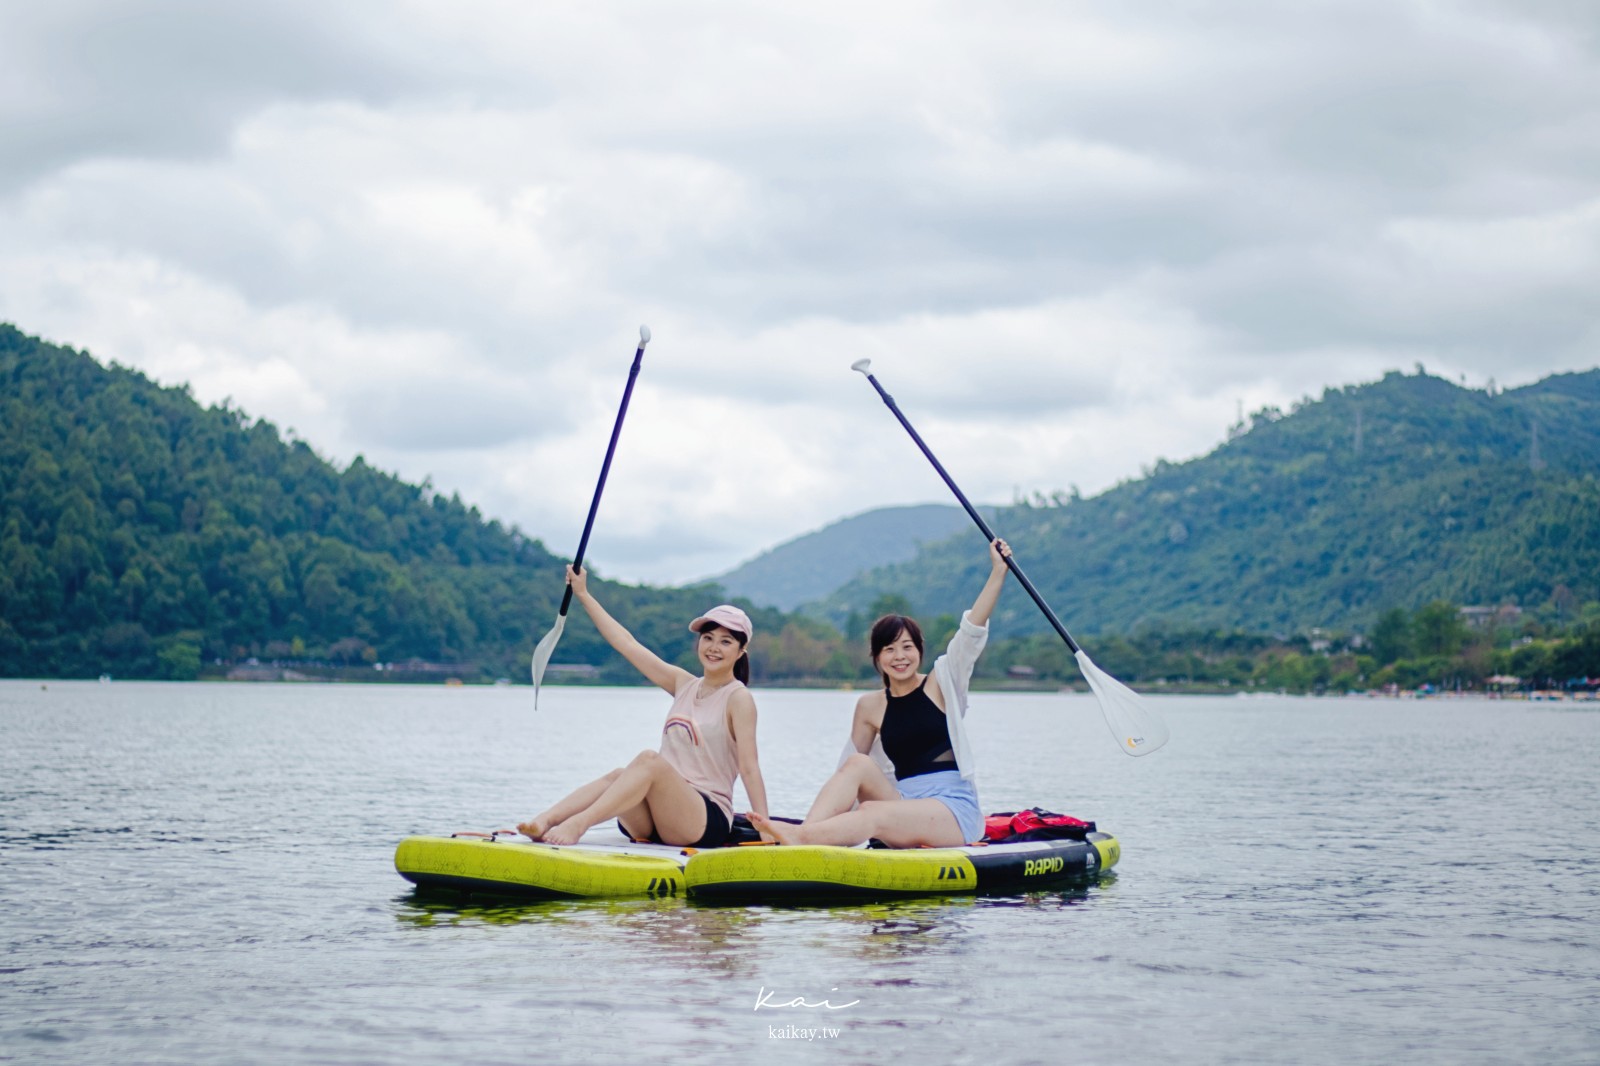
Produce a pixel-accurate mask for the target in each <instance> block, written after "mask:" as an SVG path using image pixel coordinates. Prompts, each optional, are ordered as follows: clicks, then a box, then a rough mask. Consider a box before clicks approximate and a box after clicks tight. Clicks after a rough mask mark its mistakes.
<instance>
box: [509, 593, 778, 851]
mask: <svg viewBox="0 0 1600 1066" xmlns="http://www.w3.org/2000/svg"><path fill="white" fill-rule="evenodd" d="M567 584H569V585H571V586H572V595H573V596H574V597H575V598H576V599H577V601H578V602H579V603H581V604H583V609H584V610H585V611H588V612H589V618H590V619H591V620H592V621H593V622H594V627H595V629H597V630H599V631H600V635H601V636H602V637H604V638H605V639H606V642H607V643H609V644H610V645H611V646H612V647H613V648H615V649H617V651H619V652H621V653H622V657H623V658H624V659H627V660H628V661H629V662H630V663H632V664H633V665H634V667H635V668H636V669H637V670H638V671H639V672H640V673H641V674H643V675H644V676H645V677H646V678H648V679H649V680H650V682H651V683H652V684H655V685H658V686H660V687H661V688H663V689H666V690H667V691H668V692H669V693H671V694H672V710H671V711H669V712H668V713H667V723H666V725H665V726H664V727H663V728H662V730H661V749H660V750H659V751H641V752H640V753H639V754H638V755H637V756H636V757H635V758H634V760H633V761H632V762H630V763H629V764H628V765H627V766H623V767H619V768H618V769H615V770H613V771H611V772H610V773H609V774H606V775H605V776H604V777H601V778H599V779H598V780H595V781H591V782H589V783H588V784H587V785H584V786H583V787H582V788H580V789H578V790H577V791H575V792H573V793H572V794H571V795H569V796H567V797H566V798H565V799H563V800H561V801H560V802H559V803H557V804H555V805H554V806H552V807H549V808H547V809H545V810H544V811H542V812H540V813H539V814H537V815H535V816H534V817H532V818H530V819H528V820H527V821H526V822H523V823H522V824H521V825H519V826H517V829H518V831H519V832H522V833H524V834H526V835H527V836H530V837H532V838H533V839H534V840H542V841H544V842H545V843H547V844H576V843H577V842H578V839H579V838H580V837H582V836H583V834H584V833H586V832H588V831H589V829H590V827H591V826H595V825H598V824H599V823H601V822H603V821H605V820H606V819H608V818H616V819H617V820H618V824H620V825H621V826H622V829H623V831H624V832H626V833H627V834H628V835H629V836H630V837H632V838H633V839H635V840H648V841H652V842H654V843H657V844H673V845H677V846H688V847H696V848H714V847H716V846H718V845H719V844H721V843H722V842H723V841H724V840H725V839H726V838H727V836H728V830H729V828H730V826H731V825H732V823H733V782H734V779H735V778H738V777H742V778H744V790H745V792H746V793H747V794H748V795H749V797H750V805H751V807H752V809H753V810H754V811H755V812H756V813H759V814H761V815H762V816H763V817H765V816H766V813H767V788H766V784H765V782H763V781H762V778H761V764H760V761H759V759H758V758H757V756H756V701H755V700H754V699H753V698H752V697H751V695H750V690H749V689H748V688H746V687H745V685H746V683H747V682H748V681H749V680H750V657H749V655H748V654H747V650H748V647H749V644H750V636H751V626H750V618H749V616H748V615H746V614H745V613H744V612H743V611H741V610H739V608H737V607H734V606H732V605H730V604H726V603H724V604H721V605H719V606H717V607H713V608H711V610H709V611H707V612H706V613H705V614H703V615H701V616H700V617H699V618H696V619H695V620H694V621H693V622H690V623H689V629H690V630H691V631H692V632H694V633H697V634H699V640H698V642H697V645H696V650H697V652H698V654H699V657H700V666H701V669H702V670H703V671H704V676H702V677H696V676H695V675H694V674H691V673H690V672H689V671H687V670H685V669H683V668H682V667H681V666H673V665H672V664H671V663H669V662H666V661H665V660H663V659H662V658H661V657H660V656H658V655H656V654H655V653H654V652H652V651H651V650H650V649H649V648H646V647H645V646H644V645H643V644H640V643H639V641H638V640H637V639H636V638H635V637H634V635H633V634H632V633H629V632H628V631H627V630H626V629H624V628H623V626H622V624H621V623H620V622H618V621H617V620H616V619H615V618H612V617H611V616H610V615H609V614H607V613H606V611H605V608H603V607H601V606H600V603H599V601H597V600H596V599H595V598H594V594H593V593H591V592H590V591H589V582H588V575H587V574H586V573H585V572H584V571H582V570H574V569H573V568H572V567H570V566H569V567H567Z"/></svg>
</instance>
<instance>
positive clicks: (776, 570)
mask: <svg viewBox="0 0 1600 1066" xmlns="http://www.w3.org/2000/svg"><path fill="white" fill-rule="evenodd" d="M979 510H980V511H983V512H984V513H985V514H993V512H994V510H995V509H994V508H993V507H982V508H979ZM970 522H971V519H970V518H968V517H967V513H966V512H965V511H963V510H962V509H961V508H959V507H956V506H954V505H946V504H937V503H928V504H915V505H911V506H907V507H881V508H878V509H876V510H872V511H866V512H864V513H862V514H858V515H853V516H851V517H849V518H842V519H840V520H839V521H837V522H833V523H831V524H829V525H827V526H825V527H823V528H822V529H819V530H816V531H814V532H811V533H806V534H804V535H802V536H799V537H795V538H794V539H793V540H789V541H785V542H784V543H782V544H780V545H778V546H777V547H776V548H773V549H771V550H770V551H765V552H762V553H761V554H760V555H758V556H756V557H755V558H754V559H751V560H750V561H749V562H747V563H744V564H743V565H741V566H738V567H735V568H734V569H732V570H730V571H728V572H727V573H726V574H723V575H721V576H720V577H714V578H711V579H710V580H712V581H714V582H716V583H717V584H719V585H721V586H722V587H723V588H724V589H726V590H728V592H729V593H730V594H732V595H735V596H744V597H747V598H748V599H750V600H751V601H752V602H754V603H760V604H765V605H767V606H769V607H776V608H778V609H780V610H784V611H792V610H794V609H796V608H797V607H800V606H801V605H802V604H806V603H811V602H812V601H815V600H820V599H823V598H824V597H826V596H828V595H830V594H832V593H833V592H834V591H836V590H837V589H839V588H840V587H841V586H843V585H844V584H846V583H847V582H849V581H850V580H851V579H852V578H855V577H858V576H860V575H861V574H862V573H864V572H865V571H867V570H872V569H874V568H876V567H880V566H888V565H890V564H891V563H898V562H904V561H906V560H908V559H910V558H912V557H913V556H914V555H916V553H917V549H918V548H919V547H921V546H922V545H924V544H931V543H933V542H935V541H940V540H945V539H946V538H948V537H951V536H953V535H955V534H956V533H957V532H959V531H960V530H962V529H964V528H965V527H966V526H967V525H968V524H969V523H970Z"/></svg>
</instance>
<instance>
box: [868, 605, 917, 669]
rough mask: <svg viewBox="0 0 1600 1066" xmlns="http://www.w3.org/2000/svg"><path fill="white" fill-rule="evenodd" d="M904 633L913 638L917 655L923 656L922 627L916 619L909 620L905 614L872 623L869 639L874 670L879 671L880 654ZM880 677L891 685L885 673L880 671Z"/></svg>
mask: <svg viewBox="0 0 1600 1066" xmlns="http://www.w3.org/2000/svg"><path fill="white" fill-rule="evenodd" d="M902 633H904V634H905V635H906V636H908V637H910V638H911V643H913V644H915V645H916V646H917V655H918V656H919V657H920V656H921V655H922V627H921V626H919V625H917V620H916V619H915V618H907V617H906V616H905V615H903V614H886V615H884V616H883V617H882V618H880V619H878V620H877V621H876V622H874V623H872V635H871V637H870V638H869V641H870V644H871V647H872V668H873V669H874V670H877V669H878V653H879V652H881V651H883V649H884V648H887V647H888V646H889V645H891V644H893V643H894V642H895V641H897V640H899V639H900V635H901V634H902ZM878 676H879V677H882V678H883V683H884V684H885V685H887V684H888V683H889V677H888V675H887V674H885V673H883V671H881V670H879V671H878Z"/></svg>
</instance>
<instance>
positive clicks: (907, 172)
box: [0, 0, 1600, 583]
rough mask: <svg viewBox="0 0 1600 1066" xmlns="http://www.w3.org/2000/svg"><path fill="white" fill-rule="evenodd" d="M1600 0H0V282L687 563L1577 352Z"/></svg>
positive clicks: (1596, 199) (81, 334) (78, 327)
mask: <svg viewBox="0 0 1600 1066" xmlns="http://www.w3.org/2000/svg"><path fill="white" fill-rule="evenodd" d="M1597 50H1600V6H1597V5H1595V4H1594V3H1592V2H1591V0H1504V2H1499V0H1333V2H1322V0H1307V2H1302V3H1293V4H1278V3H1262V2H1259V0H1250V2H1229V0H1216V2H1211V3H1196V2H1193V0H1149V2H1144V3H1139V4H1128V3H1123V2H1098V0H1085V2H1065V0H1056V2H1035V3H1006V2H1001V3H989V4H945V3H900V2H884V0H880V2H877V3H872V4H862V3H859V2H854V3H834V2H829V0H822V2H818V0H808V2H805V3H787V2H784V3H769V4H733V3H696V2H679V3H656V4H647V3H628V4H621V3H593V4H562V5H553V4H526V3H510V2H466V3H463V2H460V0H456V2H443V0H439V2H399V3H397V2H392V0H384V2H381V3H380V2H370V3H368V2H360V0H345V2H338V3H327V2H319V3H301V2H295V0H288V2H285V0H279V2H276V3H274V4H270V5H268V4H259V5H251V6H250V7H249V8H248V9H247V8H246V7H245V6H244V5H236V4H218V3H214V2H211V0H168V2H162V0H144V2H139V3H132V2H124V3H114V2H106V3H95V2H77V0H52V2H51V3H48V4H43V3H40V4H7V5H5V8H4V11H3V13H0V319H4V320H7V321H10V322H13V323H14V324H16V325H17V326H19V327H20V328H22V329H23V330H25V331H27V332H29V333H34V334H39V335H42V336H44V337H46V338H47V339H50V340H53V341H57V342H60V343H66V344H71V345H73V346H76V347H82V348H87V349H89V350H90V351H92V352H93V353H94V354H95V355H97V356H98V357H100V358H101V359H102V360H105V361H110V360H115V361H117V362H120V363H122V364H124V365H129V366H134V367H138V368H140V369H142V370H144V371H145V372H147V373H149V374H150V375H152V376H153V377H155V378H156V379H158V380H159V381H161V382H163V383H167V384H177V383H181V382H188V383H190V384H191V385H192V386H193V389H194V393H195V395H196V396H197V397H198V398H199V399H201V400H202V401H204V402H207V403H215V402H221V401H222V400H224V399H231V401H232V402H233V403H234V404H235V405H236V406H239V407H242V408H243V409H244V410H245V411H246V412H248V413H249V414H251V415H253V416H256V417H261V418H265V419H268V420H269V421H272V422H274V423H276V424H277V425H278V426H279V427H280V428H281V429H288V428H292V429H293V431H294V432H295V434H296V435H297V436H299V437H300V438H301V439H303V440H306V441H307V442H309V443H311V444H312V445H313V446H315V447H316V448H317V450H318V451H319V452H321V453H322V454H323V455H325V456H327V457H328V458H329V459H331V460H333V461H335V462H338V463H340V464H341V465H342V464H344V463H347V462H349V461H350V460H351V459H352V458H353V457H355V456H356V455H358V454H360V455H364V456H365V457H366V459H367V461H368V462H370V463H372V464H374V465H376V466H379V467H381V468H383V469H386V470H390V471H393V472H395V473H397V474H399V475H400V476H402V477H404V478H406V479H407V480H411V481H420V480H422V479H423V478H425V477H426V478H431V479H432V483H433V485H434V486H435V488H436V489H439V490H441V491H445V492H453V491H458V492H460V494H461V495H462V497H463V498H465V499H467V500H468V501H470V502H473V503H476V504H477V505H478V506H479V507H480V508H481V509H482V510H483V512H484V513H485V514H487V515H489V516H492V517H497V518H500V519H501V520H503V521H505V522H507V523H515V524H517V525H518V526H520V527H521V528H522V529H523V530H525V531H526V532H528V533H529V534H531V535H534V536H537V537H539V538H541V539H543V540H544V541H545V542H546V543H547V544H548V545H549V546H550V547H551V548H552V549H554V550H556V551H558V552H561V553H564V554H570V553H571V552H572V551H573V549H574V548H575V547H576V546H577V538H578V533H579V530H580V529H581V526H582V520H583V516H584V513H585V511H586V509H587V506H588V502H589V497H590V494H591V493H592V491H593V487H594V478H595V475H596V474H597V473H598V469H599V465H600V458H601V456H602V454H603V451H604V446H605V441H606V438H607V435H608V434H609V432H610V428H611V422H612V418H613V417H614V414H615V410H616V404H617V402H618V400H619V399H620V397H621V392H622V386H623V384H624V382H625V380H626V376H627V368H628V364H629V362H630V361H631V358H632V355H633V349H634V346H635V342H636V340H637V336H638V334H637V329H638V326H639V324H640V323H648V324H649V325H650V327H651V329H652V331H653V332H654V334H655V340H654V342H653V343H652V344H651V345H650V347H649V349H648V351H647V353H646V357H645V365H644V371H643V374H642V375H641V377H640V380H639V384H638V387H637V391H636V392H635V395H634V400H633V406H632V408H631V411H630V415H629V420H628V424H627V427H626V430H625V432H624V435H623V440H622V444H621V447H620V449H619V452H618V457H617V460H616V465H615V467H614V469H613V473H612V478H611V483H610V485H609V487H608V489H607V495H606V499H605V501H604V503H603V505H602V508H601V514H600V522H599V524H598V526H597V528H596V532H595V536H594V539H593V542H592V544H591V547H590V558H591V560H592V561H593V563H594V565H595V566H596V567H597V569H599V570H601V571H602V572H604V573H606V574H608V575H609V576H614V577H620V578H624V579H629V580H640V581H649V582H653V583H676V582H679V581H684V580H688V579H693V578H699V577H704V576H707V575H711V574H715V573H718V572H721V571H723V570H726V569H729V568H731V567H732V566H733V565H734V564H736V563H738V562H741V561H743V560H744V559H746V558H748V557H750V556H752V555H754V554H756V553H757V552H759V551H761V550H762V549H765V548H768V547H770V546H772V545H774V544H776V543H778V542H780V541H783V540H786V539H788V538H790V537H793V536H795V535H797V534H800V533H803V532H806V531H808V530H811V529H814V528H817V527H819V526H822V525H824V524H826V523H827V522H829V521H831V520H833V519H836V518H839V517H842V516H845V515H847V514H853V513H856V512H859V511H863V510H866V509H869V508H872V507H875V506H881V505H887V504H897V503H913V502H922V501H939V502H946V501H947V497H946V495H945V493H944V488H943V486H942V485H941V484H940V483H939V482H938V481H937V480H936V478H935V476H934V475H933V473H932V471H931V470H930V469H929V468H928V467H927V465H926V464H925V463H924V461H923V460H922V458H921V457H920V455H918V454H917V453H916V451H915V450H914V448H913V446H912V445H911V443H910V441H909V440H908V439H906V438H905V436H904V434H903V433H902V431H901V430H900V429H899V427H898V426H897V425H896V424H895V423H894V422H893V420H892V419H891V417H890V416H889V414H888V412H887V411H885V410H884V409H883V407H882V405H881V404H880V403H879V401H878V400H877V399H876V397H875V396H874V395H873V394H872V392H871V390H870V388H869V387H868V386H867V384H866V383H865V382H864V381H863V380H862V379H861V378H860V377H859V376H857V375H854V374H852V373H850V371H849V366H850V363H851V362H852V361H853V360H855V359H859V358H862V357H868V358H871V359H872V360H873V363H874V369H875V370H876V372H877V374H878V376H879V378H880V380H881V381H882V382H883V383H884V385H885V386H886V387H887V388H888V389H889V390H890V391H891V392H892V393H894V395H895V397H896V399H897V400H898V401H899V403H900V405H901V407H902V408H903V409H904V410H905V411H906V413H907V414H908V416H909V417H910V418H911V419H912V420H913V422H914V423H916V425H917V427H918V429H919V430H920V431H921V432H922V434H923V436H924V437H925V438H927V440H928V441H929V443H930V444H931V445H932V446H933V447H934V449H935V451H936V452H937V453H938V454H939V455H940V458H941V459H942V460H943V461H944V463H945V465H946V466H947V467H948V468H949V469H950V470H951V472H952V474H953V475H954V476H955V477H956V478H957V480H958V481H960V482H961V483H962V484H963V487H964V488H966V490H967V492H968V494H969V495H971V496H972V497H974V498H975V499H978V500H983V501H991V502H1006V501H1009V500H1011V499H1012V498H1014V497H1015V496H1016V495H1017V494H1019V493H1022V494H1029V493H1032V492H1035V491H1038V492H1044V493H1050V492H1053V491H1057V490H1065V489H1067V488H1068V487H1069V486H1071V485H1077V486H1078V487H1079V488H1081V490H1082V491H1083V492H1084V493H1086V494H1092V493H1094V492H1097V491H1099V490H1101V489H1104V488H1106V487H1109V486H1110V485H1112V484H1114V483H1115V482H1117V481H1118V480H1120V479H1123V478H1127V477H1134V476H1138V474H1139V472H1140V469H1141V467H1143V466H1146V465H1149V464H1151V463H1153V462H1154V461H1155V460H1156V459H1157V458H1158V457H1162V458H1167V459H1170V460H1178V459H1184V458H1188V457H1191V456H1194V455H1198V454H1201V453H1203V452H1205V451H1207V450H1209V449H1210V448H1211V447H1213V446H1214V445H1215V444H1216V443H1217V442H1218V441H1220V440H1221V439H1222V437H1223V435H1224V433H1225V431H1226V428H1227V425H1228V424H1229V423H1230V422H1232V421H1233V420H1234V418H1235V417H1236V414H1237V412H1238V410H1239V407H1240V405H1241V404H1242V405H1243V408H1244V409H1245V410H1246V411H1251V410H1255V409H1257V408H1259V407H1261V406H1263V405H1265V404H1269V403H1276V404H1280V405H1287V404H1288V403H1291V402H1293V401H1294V400H1295V399H1296V398H1298V397H1300V396H1303V395H1307V394H1313V395H1317V394H1320V393H1321V390H1322V389H1323V387H1325V386H1327V385H1342V384H1349V383H1355V382H1360V381H1368V380H1372V379H1375V378H1377V377H1379V376H1381V375H1382V373H1383V372H1384V371H1386V370H1390V369H1405V370H1407V371H1410V370H1411V369H1412V368H1413V367H1414V366H1415V364H1417V363H1422V364H1424V365H1425V366H1426V367H1427V369H1428V370H1429V372H1431V373H1436V374H1441V375H1444V376H1447V377H1449V378H1451V379H1452V380H1457V381H1462V380H1464V381H1465V382H1466V383H1468V384H1471V385H1475V386H1478V385H1482V384H1484V383H1486V382H1487V381H1488V380H1490V379H1494V380H1495V381H1496V382H1498V383H1500V384H1501V385H1517V384H1523V383H1526V382H1529V381H1533V380H1536V379H1537V378H1539V377H1542V376H1544V375H1546V374H1548V373H1551V372H1554V371H1562V370H1575V369H1587V368H1589V367H1593V366H1595V365H1597V364H1600V344H1597V341H1600V335H1597V334H1600V331H1597V329H1596V316H1595V308H1596V303H1597V301H1596V294H1597V293H1600V62H1597Z"/></svg>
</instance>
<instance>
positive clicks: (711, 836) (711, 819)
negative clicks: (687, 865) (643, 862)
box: [617, 789, 732, 848]
mask: <svg viewBox="0 0 1600 1066" xmlns="http://www.w3.org/2000/svg"><path fill="white" fill-rule="evenodd" d="M695 791H697V792H699V789H696V790H695ZM700 798H701V799H702V800H704V801H705V804H706V831H705V832H704V833H701V834H700V839H699V840H696V841H695V842H694V843H693V844H681V845H680V844H671V845H668V846H669V847H685V848H720V847H722V845H723V844H724V843H725V842H726V841H727V839H728V831H729V829H731V828H732V827H731V826H729V825H728V816H727V815H726V814H723V813H722V808H721V807H719V806H717V805H716V803H714V802H713V801H712V799H711V797H710V796H708V795H706V794H705V793H704V792H701V793H700ZM617 828H618V829H620V830H622V835H623V836H625V837H627V838H628V839H629V840H634V841H638V838H637V837H635V836H634V835H633V834H632V833H630V832H628V827H627V826H625V825H623V824H622V819H621V818H618V819H617ZM638 842H639V843H647V844H666V843H667V842H666V841H665V840H662V839H661V834H660V833H658V832H656V831H655V830H654V829H651V830H650V835H649V836H648V837H646V838H645V839H644V840H643V841H638Z"/></svg>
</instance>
